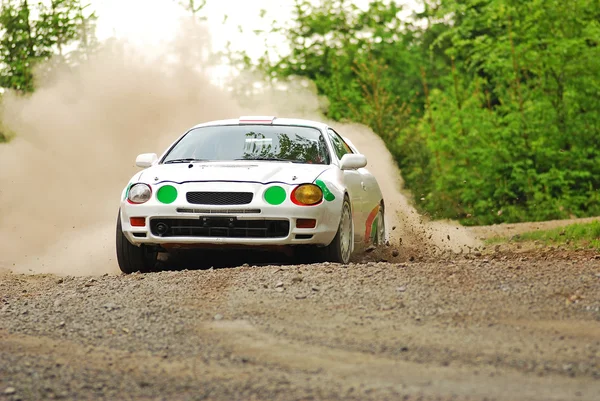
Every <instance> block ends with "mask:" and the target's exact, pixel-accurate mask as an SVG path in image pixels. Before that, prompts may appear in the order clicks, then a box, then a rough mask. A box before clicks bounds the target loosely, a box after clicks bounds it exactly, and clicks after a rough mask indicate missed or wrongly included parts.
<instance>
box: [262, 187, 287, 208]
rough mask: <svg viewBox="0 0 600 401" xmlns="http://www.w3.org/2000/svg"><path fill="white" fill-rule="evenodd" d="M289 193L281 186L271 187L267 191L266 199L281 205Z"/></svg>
mask: <svg viewBox="0 0 600 401" xmlns="http://www.w3.org/2000/svg"><path fill="white" fill-rule="evenodd" d="M286 196H287V194H286V193H285V189H283V188H281V187H271V188H269V189H267V190H266V191H265V201H267V203H269V204H271V205H281V204H282V203H283V201H284V200H285V198H286Z"/></svg>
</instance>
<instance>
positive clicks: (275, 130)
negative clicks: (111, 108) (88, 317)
mask: <svg viewBox="0 0 600 401" xmlns="http://www.w3.org/2000/svg"><path fill="white" fill-rule="evenodd" d="M136 165H137V166H139V167H143V168H145V169H144V170H142V171H141V172H139V173H137V174H135V175H134V176H133V177H132V178H131V180H130V182H129V183H128V184H127V186H126V187H125V189H124V190H123V193H122V195H121V205H120V210H119V217H118V219H117V238H116V248H117V260H118V263H119V266H120V268H121V270H122V271H123V272H125V273H132V272H136V271H141V272H143V271H149V270H151V269H152V268H153V267H154V266H155V265H156V261H157V254H158V252H169V251H171V250H179V249H187V248H198V247H205V248H206V247H208V248H221V247H233V248H237V247H241V248H243V247H248V246H249V247H263V246H266V247H273V246H275V247H278V246H285V247H293V249H295V250H301V254H302V255H303V256H306V255H311V257H312V258H311V260H315V261H330V262H338V263H348V262H349V260H350V257H351V255H352V253H353V252H354V251H356V250H358V249H360V248H361V247H365V246H370V245H379V244H382V243H383V242H385V238H386V230H385V221H384V201H383V196H382V194H381V190H380V188H379V185H378V183H377V180H376V179H375V177H374V176H373V175H372V174H371V173H370V172H369V171H368V170H367V169H366V168H365V166H366V165H367V160H366V157H365V156H364V155H362V154H360V153H359V152H358V150H357V149H356V148H355V147H354V146H353V145H352V143H350V141H349V140H348V139H346V138H344V137H342V136H340V135H339V134H338V133H337V132H336V131H335V130H333V129H332V128H331V127H329V126H327V125H326V124H322V123H319V122H315V121H309V120H299V119H285V118H275V117H241V118H239V119H232V120H222V121H212V122H207V123H204V124H200V125H197V126H195V127H193V128H191V129H190V130H189V131H187V132H186V133H185V134H183V135H182V136H181V137H179V138H178V139H177V140H176V141H175V142H174V143H173V144H172V145H171V146H170V147H169V148H168V149H167V151H166V152H165V153H164V154H163V155H162V156H160V157H158V156H157V155H156V154H154V153H145V154H141V155H139V156H138V157H137V160H136Z"/></svg>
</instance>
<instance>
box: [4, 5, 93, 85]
mask: <svg viewBox="0 0 600 401" xmlns="http://www.w3.org/2000/svg"><path fill="white" fill-rule="evenodd" d="M85 8H86V7H84V6H83V5H82V3H81V1H80V0H51V1H50V2H49V3H48V2H47V3H38V4H36V5H35V6H33V7H32V6H31V5H30V2H29V1H28V0H4V1H3V2H2V8H1V9H0V35H1V36H0V66H1V67H2V68H1V70H0V87H1V88H5V89H11V90H16V91H18V92H22V93H28V92H32V91H33V90H34V89H35V75H36V73H41V74H44V73H48V71H36V68H37V67H38V66H40V65H41V63H42V62H44V61H47V60H48V59H50V57H51V56H53V55H57V56H59V59H58V60H57V62H64V61H68V60H66V54H65V49H66V48H67V47H69V46H70V45H72V44H73V43H74V42H76V41H77V40H78V39H81V41H80V43H81V44H84V45H83V47H82V46H80V47H79V49H78V50H79V53H81V51H82V49H83V48H85V50H86V51H88V52H89V51H91V50H92V47H93V46H94V43H93V41H92V40H91V39H92V37H93V28H92V25H93V21H94V20H95V15H94V14H93V13H92V14H89V15H84V9H85ZM34 16H35V17H34Z"/></svg>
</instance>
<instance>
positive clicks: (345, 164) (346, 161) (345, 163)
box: [340, 153, 367, 170]
mask: <svg viewBox="0 0 600 401" xmlns="http://www.w3.org/2000/svg"><path fill="white" fill-rule="evenodd" d="M366 165H367V158H366V156H365V155H359V154H357V153H346V154H345V155H344V156H342V160H340V168H341V169H342V170H354V169H357V168H362V167H365V166H366Z"/></svg>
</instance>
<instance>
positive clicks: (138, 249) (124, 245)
mask: <svg viewBox="0 0 600 401" xmlns="http://www.w3.org/2000/svg"><path fill="white" fill-rule="evenodd" d="M116 246H117V262H118V263H119V268H120V269H121V271H122V272H123V273H125V274H131V273H135V272H138V271H139V272H141V273H146V272H149V271H151V270H152V269H153V268H154V267H155V266H156V260H157V255H158V253H157V252H156V251H154V250H153V249H151V248H149V247H148V246H146V245H140V246H135V245H133V244H132V243H131V242H129V240H128V239H127V237H125V234H123V229H122V226H121V211H119V217H118V218H117V238H116Z"/></svg>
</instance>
